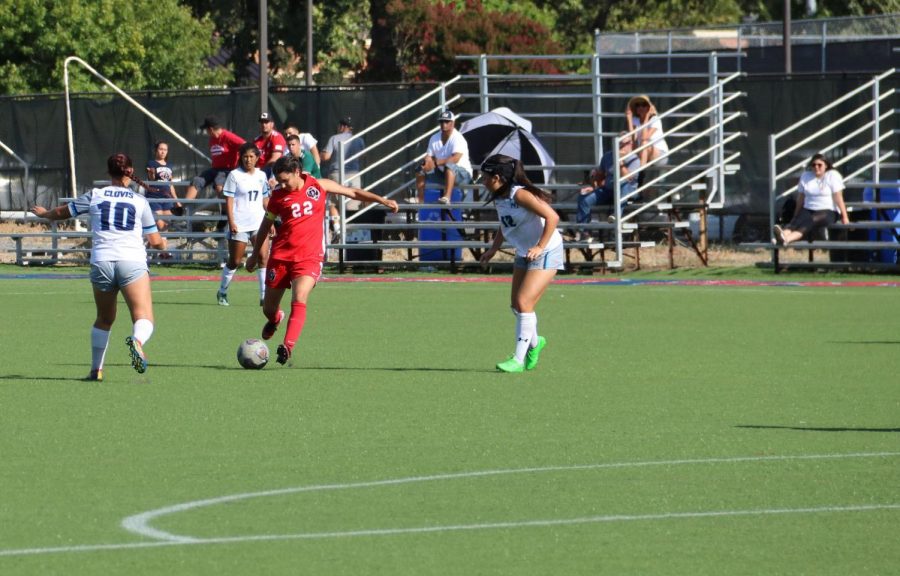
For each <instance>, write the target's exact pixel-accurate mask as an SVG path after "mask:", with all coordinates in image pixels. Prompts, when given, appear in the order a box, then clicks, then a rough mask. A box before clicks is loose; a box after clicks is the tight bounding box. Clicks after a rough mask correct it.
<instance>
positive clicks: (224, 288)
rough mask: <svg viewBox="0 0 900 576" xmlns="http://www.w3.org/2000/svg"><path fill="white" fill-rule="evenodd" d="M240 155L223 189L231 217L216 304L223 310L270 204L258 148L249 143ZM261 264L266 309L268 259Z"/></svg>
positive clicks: (260, 280) (263, 256)
mask: <svg viewBox="0 0 900 576" xmlns="http://www.w3.org/2000/svg"><path fill="white" fill-rule="evenodd" d="M240 155H241V160H240V166H238V167H237V168H235V169H234V170H232V171H231V172H230V173H229V174H228V178H226V179H225V186H224V187H223V189H222V193H223V194H224V195H225V214H226V215H227V216H228V228H227V234H226V236H227V238H228V261H227V262H226V263H225V267H224V268H222V277H221V280H220V281H219V291H218V292H216V301H217V302H218V303H219V305H220V306H228V286H229V285H230V284H231V279H232V278H234V273H235V271H236V270H237V268H238V266H240V265H241V262H243V260H244V252H245V251H246V250H247V244H249V243H251V242H252V241H253V237H254V235H255V234H256V231H257V229H259V224H260V222H262V219H263V216H264V215H265V213H266V205H267V204H268V203H269V179H268V178H266V174H265V172H263V171H262V170H261V169H257V167H256V164H257V162H258V161H259V149H258V148H257V147H256V144H253V143H251V142H247V143H245V144H244V145H243V146H241V150H240ZM265 247H266V244H265V243H263V245H262V249H263V250H264V249H265ZM258 261H259V264H260V266H259V270H257V277H258V280H259V305H260V306H262V303H263V297H264V296H265V293H266V255H265V254H264V253H263V254H261V255H260V258H258Z"/></svg>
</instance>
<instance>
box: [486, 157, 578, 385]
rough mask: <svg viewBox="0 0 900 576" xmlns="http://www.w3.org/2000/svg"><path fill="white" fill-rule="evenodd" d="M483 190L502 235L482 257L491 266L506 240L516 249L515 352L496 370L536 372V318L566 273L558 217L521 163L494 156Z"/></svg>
mask: <svg viewBox="0 0 900 576" xmlns="http://www.w3.org/2000/svg"><path fill="white" fill-rule="evenodd" d="M481 172H482V175H483V177H482V184H483V185H484V187H485V189H486V190H487V192H488V194H489V197H490V200H491V201H493V202H494V206H495V207H496V208H497V216H498V220H499V221H500V230H499V231H498V232H497V235H496V236H495V237H494V243H493V245H491V247H490V248H489V249H488V250H487V251H486V252H485V253H484V254H482V256H481V263H482V264H487V263H488V262H489V261H490V260H491V258H493V257H494V254H496V253H497V251H498V250H499V249H500V246H501V245H502V244H503V240H504V239H506V240H508V241H509V242H510V244H512V245H513V246H514V247H515V249H516V259H515V263H514V267H513V277H512V290H511V295H510V300H511V306H512V311H513V314H514V315H515V317H516V351H515V353H514V354H513V355H512V356H510V357H509V358H508V359H507V360H505V361H503V362H500V363H499V364H497V370H500V371H501V372H522V371H524V370H532V369H534V368H535V367H536V366H537V363H538V359H539V356H540V353H541V350H543V349H544V346H546V344H547V341H546V339H545V338H544V337H543V336H538V333H537V315H536V314H535V312H534V309H535V307H536V306H537V303H538V301H539V300H540V299H541V296H542V295H543V293H544V291H545V290H546V289H547V286H549V285H550V282H552V281H553V277H554V276H555V275H556V271H557V270H561V269H562V268H563V267H564V261H565V256H564V254H563V246H562V236H560V234H559V231H558V230H557V229H556V225H557V224H558V223H559V215H558V214H557V213H556V212H555V211H554V210H553V208H551V207H550V204H549V202H550V194H548V193H547V192H545V191H544V190H541V189H540V188H537V187H536V186H535V185H534V184H532V183H531V182H530V181H529V180H528V177H527V176H526V175H525V169H524V168H523V166H522V162H521V161H519V160H516V159H515V158H510V157H509V156H503V155H501V154H494V155H493V156H490V157H489V158H488V159H487V160H485V161H484V163H483V164H482V165H481Z"/></svg>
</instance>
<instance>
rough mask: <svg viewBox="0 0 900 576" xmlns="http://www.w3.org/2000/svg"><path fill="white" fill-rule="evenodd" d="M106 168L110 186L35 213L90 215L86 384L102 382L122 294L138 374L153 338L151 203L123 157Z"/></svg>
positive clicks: (155, 236)
mask: <svg viewBox="0 0 900 576" xmlns="http://www.w3.org/2000/svg"><path fill="white" fill-rule="evenodd" d="M106 166H107V171H108V172H109V175H110V177H111V178H112V182H111V184H110V185H109V186H106V187H104V188H94V189H93V190H91V191H90V192H88V193H87V194H85V195H83V196H81V197H79V198H76V199H74V200H72V201H70V202H69V203H68V204H64V205H62V206H57V207H56V208H54V209H52V210H48V209H47V208H44V207H42V206H35V207H33V208H32V209H31V212H32V213H34V215H35V216H39V217H41V218H47V219H48V220H66V219H68V218H74V217H76V216H78V215H80V214H90V217H91V231H92V239H91V272H90V279H91V284H92V285H93V288H94V304H95V305H96V308H97V316H96V319H95V320H94V325H93V327H92V328H91V372H90V374H89V375H88V377H87V380H94V381H101V380H103V362H104V359H105V358H106V349H107V347H108V346H109V332H110V330H111V329H112V325H113V322H115V320H116V308H117V305H116V299H117V295H118V293H119V291H120V290H121V291H122V295H123V296H124V297H125V304H126V305H127V306H128V310H129V311H130V312H131V319H132V322H133V326H132V330H131V336H128V337H127V338H125V344H126V345H127V346H128V352H129V355H130V356H131V365H132V367H133V368H134V369H135V370H136V371H137V372H139V373H144V372H145V371H146V370H147V357H146V355H145V354H144V349H143V347H144V345H146V344H147V341H148V340H149V339H150V336H151V335H152V334H153V297H152V294H151V291H150V274H149V271H148V269H147V250H146V249H145V248H144V241H143V236H144V235H146V236H147V239H148V240H149V242H150V245H151V246H152V247H154V248H158V249H162V248H163V241H162V237H161V236H160V235H159V230H157V228H156V223H155V222H154V220H153V212H152V211H151V210H150V204H149V203H148V202H147V200H146V199H145V198H144V197H143V196H141V195H140V194H135V193H134V192H133V191H132V190H131V189H130V188H129V187H128V186H129V184H130V183H131V181H132V180H134V181H135V182H137V183H138V184H140V185H141V186H143V187H144V188H145V189H147V190H149V187H148V186H147V185H146V184H145V183H144V182H142V181H141V180H140V178H137V177H136V176H135V175H134V166H133V164H132V163H131V158H129V157H128V156H127V155H125V154H121V153H120V154H113V155H112V156H110V157H109V158H108V159H107V161H106ZM119 216H122V217H121V218H120V217H119ZM111 224H114V225H111Z"/></svg>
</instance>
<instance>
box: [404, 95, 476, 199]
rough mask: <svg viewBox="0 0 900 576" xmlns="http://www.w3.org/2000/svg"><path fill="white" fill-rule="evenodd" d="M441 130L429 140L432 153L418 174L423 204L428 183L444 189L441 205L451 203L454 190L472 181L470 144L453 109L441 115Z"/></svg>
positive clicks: (426, 154) (418, 189)
mask: <svg viewBox="0 0 900 576" xmlns="http://www.w3.org/2000/svg"><path fill="white" fill-rule="evenodd" d="M438 122H439V123H440V131H438V132H437V133H436V134H434V135H433V136H432V137H431V139H430V140H429V141H428V150H427V151H426V152H425V159H424V160H423V162H422V167H421V169H420V170H419V172H418V173H417V174H416V190H417V191H418V194H419V202H424V201H425V184H426V182H429V183H433V184H437V185H439V186H443V187H444V192H443V194H442V195H441V196H440V198H438V202H440V203H441V204H450V202H451V197H452V195H453V189H454V188H455V187H456V186H464V185H466V184H468V183H470V182H471V181H472V163H471V162H470V161H469V143H468V142H466V139H465V137H464V136H463V135H462V134H460V133H459V132H458V131H457V130H456V116H455V115H454V114H453V112H451V111H450V110H444V111H443V112H441V113H440V114H439V115H438Z"/></svg>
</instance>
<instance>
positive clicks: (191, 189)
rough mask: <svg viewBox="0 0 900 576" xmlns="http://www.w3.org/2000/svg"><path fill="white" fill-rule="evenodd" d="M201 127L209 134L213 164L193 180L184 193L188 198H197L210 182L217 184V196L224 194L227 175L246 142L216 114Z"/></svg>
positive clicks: (235, 163)
mask: <svg viewBox="0 0 900 576" xmlns="http://www.w3.org/2000/svg"><path fill="white" fill-rule="evenodd" d="M200 129H201V130H206V133H207V134H208V135H209V155H210V156H211V157H212V166H210V168H209V169H208V170H204V171H203V172H202V173H201V174H200V175H199V176H196V177H194V179H193V180H192V181H191V184H190V186H188V189H187V192H185V195H184V196H185V198H187V199H188V200H192V199H194V198H196V197H197V193H198V192H199V191H200V190H203V189H204V188H206V187H207V186H209V185H210V184H215V190H216V196H218V197H221V196H222V185H223V184H225V177H226V176H227V175H228V173H229V172H231V171H232V170H234V168H235V167H236V166H237V164H238V157H239V154H238V150H239V149H240V147H241V145H242V144H243V143H244V139H243V138H241V137H240V136H238V135H237V134H235V133H234V132H230V131H228V130H226V129H225V128H222V125H221V124H220V123H219V121H218V119H216V117H215V116H207V117H206V118H205V119H204V120H203V124H201V125H200Z"/></svg>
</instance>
